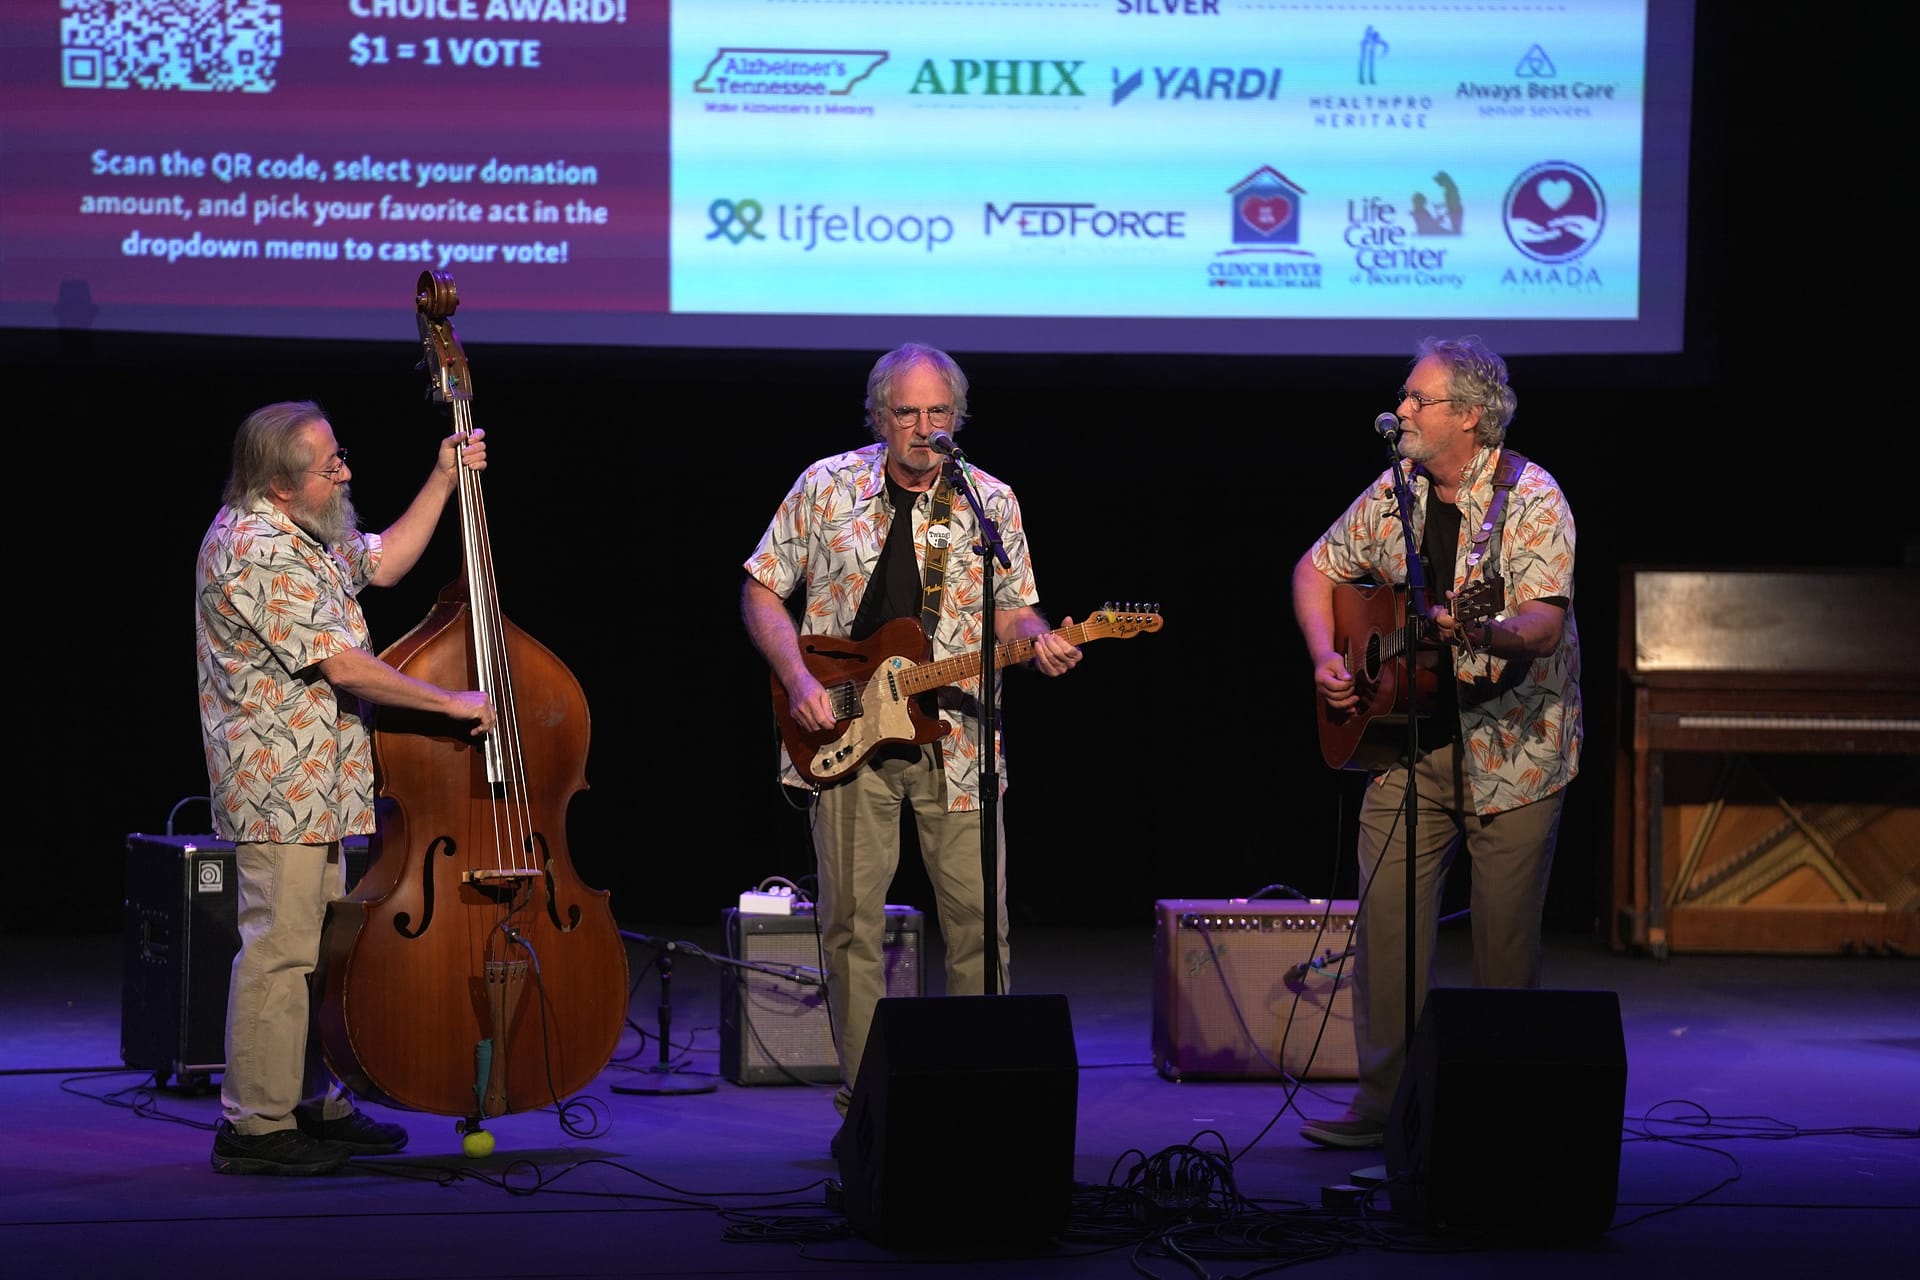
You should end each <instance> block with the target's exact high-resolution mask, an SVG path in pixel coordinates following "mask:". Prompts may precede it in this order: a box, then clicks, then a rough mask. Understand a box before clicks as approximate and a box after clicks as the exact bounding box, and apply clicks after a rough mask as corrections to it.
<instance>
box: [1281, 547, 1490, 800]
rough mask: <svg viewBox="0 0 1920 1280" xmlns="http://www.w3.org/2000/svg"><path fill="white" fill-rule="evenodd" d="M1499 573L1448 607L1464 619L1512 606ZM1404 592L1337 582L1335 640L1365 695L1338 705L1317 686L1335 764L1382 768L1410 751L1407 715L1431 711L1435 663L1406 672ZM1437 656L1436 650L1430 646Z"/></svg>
mask: <svg viewBox="0 0 1920 1280" xmlns="http://www.w3.org/2000/svg"><path fill="white" fill-rule="evenodd" d="M1506 596H1507V590H1506V583H1504V582H1503V581H1501V580H1500V579H1499V578H1481V579H1477V580H1475V581H1473V582H1469V583H1468V584H1467V585H1466V586H1465V587H1464V588H1462V589H1461V591H1460V593H1459V594H1458V595H1456V596H1455V597H1454V598H1453V601H1452V603H1450V604H1449V605H1448V606H1447V612H1449V613H1451V614H1452V615H1453V616H1454V617H1456V618H1458V619H1459V620H1460V621H1461V623H1462V624H1465V623H1468V622H1473V621H1477V620H1478V619H1481V618H1486V617H1491V616H1492V615H1494V614H1496V613H1499V612H1500V611H1501V610H1502V609H1504V608H1506ZM1406 640H1407V616H1406V592H1405V591H1404V589H1402V588H1397V587H1384V586H1369V585H1359V586H1356V585H1353V584H1351V583H1337V584H1335V586H1334V588H1333V645H1334V648H1336V649H1338V650H1339V651H1340V655H1341V657H1343V658H1345V659H1346V663H1347V670H1348V671H1350V672H1352V673H1353V686H1354V692H1355V693H1357V694H1358V695H1359V696H1360V702H1359V704H1358V705H1357V706H1354V707H1352V708H1350V709H1349V710H1346V711H1335V710H1334V709H1333V708H1331V707H1329V706H1328V705H1327V703H1326V699H1324V698H1322V697H1320V696H1319V691H1318V690H1317V689H1316V690H1315V696H1314V702H1315V703H1316V704H1317V705H1318V706H1319V708H1320V754H1321V756H1322V757H1323V758H1324V759H1325V760H1326V762H1327V763H1328V764H1329V765H1330V766H1332V767H1333V768H1335V769H1366V770H1374V769H1384V768H1386V767H1387V766H1389V765H1391V764H1393V763H1395V762H1396V761H1397V760H1399V759H1400V757H1401V756H1402V755H1403V754H1404V752H1405V747H1406V742H1407V737H1406V724H1407V716H1408V715H1409V714H1411V715H1413V716H1415V717H1426V716H1429V715H1431V714H1432V713H1433V699H1434V695H1435V692H1436V686H1435V681H1436V679H1437V678H1438V676H1437V673H1436V670H1435V667H1434V666H1432V665H1429V664H1426V663H1420V664H1416V666H1415V669H1414V673H1413V678H1412V679H1411V680H1409V679H1408V675H1407V661H1406V656H1405V651H1406V647H1407V645H1406ZM1422 656H1423V657H1427V658H1431V657H1433V656H1434V654H1433V653H1424V654H1423V655H1422Z"/></svg>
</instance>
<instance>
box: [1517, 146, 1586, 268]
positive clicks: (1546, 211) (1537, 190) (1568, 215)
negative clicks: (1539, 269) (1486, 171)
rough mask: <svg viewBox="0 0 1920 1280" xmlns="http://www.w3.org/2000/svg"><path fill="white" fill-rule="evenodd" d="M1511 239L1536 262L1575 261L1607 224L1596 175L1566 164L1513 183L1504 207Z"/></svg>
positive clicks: (1549, 165)
mask: <svg viewBox="0 0 1920 1280" xmlns="http://www.w3.org/2000/svg"><path fill="white" fill-rule="evenodd" d="M1501 213H1502V217H1503V218H1504V219H1505V221H1506V225H1507V239H1509V240H1511V241H1513V247H1514V248H1516V249H1518V250H1519V251H1520V252H1522V253H1524V254H1526V255H1527V256H1528V257H1529V258H1532V259H1533V260H1534V261H1536V262H1547V263H1554V264H1559V263H1563V262H1572V261H1573V260H1574V259H1576V258H1578V257H1579V256H1580V255H1581V254H1583V253H1585V252H1586V251H1587V250H1588V249H1591V248H1592V247H1593V245H1594V242H1595V241H1597V240H1598V239H1599V238H1600V233H1601V231H1603V230H1604V229H1605V228H1606V225H1607V200H1606V196H1605V195H1604V194H1603V193H1602V192H1601V190H1600V184H1599V183H1598V182H1595V181H1594V179H1593V175H1592V174H1590V173H1588V172H1587V171H1586V170H1585V169H1582V168H1581V167H1580V166H1579V165H1574V164H1568V163H1567V162H1566V161H1564V160H1549V161H1546V162H1545V163H1543V164H1536V165H1534V166H1533V167H1532V168H1530V169H1528V170H1526V171H1525V172H1524V173H1522V174H1521V175H1520V176H1519V177H1518V178H1515V179H1514V181H1513V186H1512V187H1510V188H1508V190H1507V198H1506V202H1505V204H1504V205H1502V207H1501Z"/></svg>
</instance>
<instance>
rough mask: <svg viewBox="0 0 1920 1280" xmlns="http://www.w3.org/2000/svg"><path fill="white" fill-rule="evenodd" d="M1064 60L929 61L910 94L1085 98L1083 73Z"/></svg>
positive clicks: (1075, 64)
mask: <svg viewBox="0 0 1920 1280" xmlns="http://www.w3.org/2000/svg"><path fill="white" fill-rule="evenodd" d="M1086 65H1087V64H1086V63H1085V62H1083V61H1080V60H1078V59H1075V60H1072V61H1069V60H1067V59H1064V58H948V59H946V60H945V61H944V62H942V61H936V60H935V59H933V58H928V59H927V60H926V61H925V62H922V63H921V64H920V69H919V71H917V72H915V73H914V77H913V84H912V85H911V86H909V87H908V89H907V92H908V93H909V94H912V95H915V96H921V95H927V96H933V97H956V98H964V97H968V96H978V97H983V98H1084V97H1086V96H1087V95H1086V90H1084V89H1082V88H1081V87H1080V80H1079V76H1080V69H1081V68H1082V67H1084V66H1086Z"/></svg>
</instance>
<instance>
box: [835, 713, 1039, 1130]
mask: <svg viewBox="0 0 1920 1280" xmlns="http://www.w3.org/2000/svg"><path fill="white" fill-rule="evenodd" d="M903 808H904V809H907V810H909V811H911V812H912V814H913V821H914V829H915V831H916V832H918V834H919V837H920V854H921V858H922V861H923V862H924V863H925V864H926V868H927V879H928V881H929V882H930V883H931V884H932V886H933V891H934V898H935V903H936V906H937V907H938V911H939V917H940V937H941V941H942V942H943V944H944V945H945V950H946V983H947V985H946V994H948V995H981V994H983V993H985V991H986V969H985V967H984V963H983V962H984V959H985V955H986V943H985V937H984V933H983V930H982V929H981V921H982V919H983V918H984V909H985V905H986V903H985V898H986V891H985V882H984V880H983V879H982V876H981V860H980V811H979V810H977V809H972V810H962V811H959V812H949V811H948V809H947V776H946V771H945V769H944V768H942V766H941V764H940V753H939V750H938V748H937V747H936V746H935V745H932V744H928V745H925V746H922V747H920V748H919V749H918V750H916V751H914V752H913V753H912V754H911V755H906V754H905V753H899V754H895V755H884V756H883V755H876V758H875V760H872V761H869V762H868V763H867V764H866V765H864V766H863V767H861V768H860V769H858V770H857V771H855V773H854V775H853V777H852V778H850V779H849V780H847V781H846V782H843V783H841V784H840V785H839V786H835V787H830V788H828V789H827V790H825V791H822V792H821V793H820V796H819V799H818V802H817V806H816V811H815V814H814V826H813V849H814V854H815V856H816V858H817V859H818V863H819V872H820V883H819V893H818V901H817V902H816V903H815V907H814V910H815V920H816V922H817V924H818V926H819V929H820V942H821V947H822V949H823V951H824V952H825V958H826V970H827V1003H828V1008H829V1012H830V1013H831V1014H832V1023H833V1033H834V1046H835V1049H836V1051H837V1052H838V1054H839V1056H840V1078H841V1081H842V1084H841V1088H840V1091H839V1093H838V1094H836V1095H835V1097H834V1103H835V1105H836V1106H838V1107H839V1109H840V1111H841V1112H842V1113H843V1114H844V1113H845V1112H846V1109H847V1105H848V1104H849V1103H850V1102H851V1101H852V1099H853V1082H854V1077H855V1076H856V1075H857V1074H858V1072H859V1070H860V1060H861V1058H862V1057H863V1056H864V1055H865V1053H866V1049H867V1034H868V1032H869V1031H870V1030H871V1028H872V1026H873V1008H874V1005H875V1004H877V1003H879V1001H880V999H881V998H882V997H883V996H885V995H886V994H887V990H886V984H887V974H886V910H887V905H886V904H887V891H888V889H889V888H890V887H891V886H892V884H893V876H894V872H895V871H896V870H897V869H898V867H899V865H900V818H901V810H902V809H903ZM999 812H1000V811H999V807H998V806H997V805H996V806H995V809H994V815H995V819H996V826H997V828H998V830H997V832H996V836H997V839H996V842H995V849H996V851H997V852H998V854H999V867H998V880H999V884H998V891H997V893H996V895H995V897H996V901H997V902H998V904H999V916H1000V946H999V961H1000V969H999V974H1000V977H999V981H998V983H997V986H996V992H997V993H998V994H1005V993H1006V992H1007V991H1009V990H1011V988H1010V986H1009V985H1008V974H1009V969H1008V952H1007V857H1006V855H1007V846H1006V839H1005V831H1004V829H1005V824H1004V823H1003V822H999V821H998V819H999Z"/></svg>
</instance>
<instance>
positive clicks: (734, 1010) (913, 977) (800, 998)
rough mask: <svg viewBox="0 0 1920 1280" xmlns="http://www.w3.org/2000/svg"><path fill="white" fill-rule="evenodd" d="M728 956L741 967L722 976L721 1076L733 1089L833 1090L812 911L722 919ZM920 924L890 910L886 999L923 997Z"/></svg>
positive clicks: (917, 916) (906, 910)
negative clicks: (799, 1087) (778, 1086)
mask: <svg viewBox="0 0 1920 1280" xmlns="http://www.w3.org/2000/svg"><path fill="white" fill-rule="evenodd" d="M722 922H723V923H724V924H725V926H726V933H727V951H728V954H729V955H730V956H731V957H732V958H733V959H735V960H739V961H742V962H744V965H743V967H737V966H734V965H726V966H724V969H725V971H724V972H723V973H722V974H721V975H720V1073H721V1074H722V1075H724V1076H725V1077H726V1078H727V1079H728V1080H731V1081H732V1082H733V1083H735V1084H742V1085H753V1084H833V1083H837V1082H838V1081H839V1079H840V1057H839V1055H838V1054H837V1053H836V1052H834V1047H833V1024H832V1022H831V1021H830V1020H829V1018H828V1016H827V986H826V978H825V976H824V975H823V974H822V973H821V971H820V968H819V965H820V945H819V941H818V936H817V931H816V928H815V925H814V919H813V912H812V911H811V910H802V911H797V912H795V913H794V914H793V915H790V916H775V915H754V914H753V913H752V912H748V911H731V910H730V911H727V912H726V913H725V915H724V918H723V921H722ZM924 925H925V920H924V918H923V917H922V915H921V913H920V912H918V911H916V910H914V909H913V908H912V907H896V906H889V907H888V908H887V928H886V937H885V946H886V968H887V989H886V992H885V994H886V995H887V996H890V997H891V996H922V995H925V994H926V993H927V976H926V970H925V968H924V967H923V964H922V960H921V956H922V954H923V953H922V950H921V940H922V936H923V934H924V933H925V929H924Z"/></svg>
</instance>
